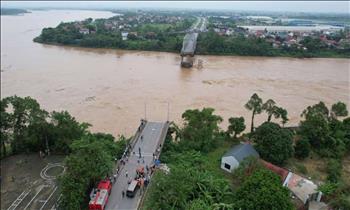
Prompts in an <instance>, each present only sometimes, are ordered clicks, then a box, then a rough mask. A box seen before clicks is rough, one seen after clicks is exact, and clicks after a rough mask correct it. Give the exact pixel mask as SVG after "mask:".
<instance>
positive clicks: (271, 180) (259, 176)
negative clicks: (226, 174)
mask: <svg viewBox="0 0 350 210" xmlns="http://www.w3.org/2000/svg"><path fill="white" fill-rule="evenodd" d="M235 207H236V208H237V209H245V210H263V209H266V210H280V209H284V210H292V209H293V205H292V203H291V201H290V197H289V191H288V189H287V188H285V187H283V186H282V185H281V180H280V179H279V177H278V176H277V175H275V174H274V173H272V172H271V171H268V170H266V169H260V170H256V171H255V172H254V173H253V174H252V175H251V176H248V177H247V178H246V180H245V181H244V182H243V184H242V185H241V186H240V187H239V188H238V190H237V193H236V194H235Z"/></svg>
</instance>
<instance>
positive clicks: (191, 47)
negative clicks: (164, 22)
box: [181, 33, 198, 56]
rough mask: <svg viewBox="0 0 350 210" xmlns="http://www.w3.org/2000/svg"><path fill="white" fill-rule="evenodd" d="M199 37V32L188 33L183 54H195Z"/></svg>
mask: <svg viewBox="0 0 350 210" xmlns="http://www.w3.org/2000/svg"><path fill="white" fill-rule="evenodd" d="M197 38H198V33H188V34H186V35H185V37H184V40H183V43H182V49H181V56H186V55H190V56H194V52H195V51H196V46H197Z"/></svg>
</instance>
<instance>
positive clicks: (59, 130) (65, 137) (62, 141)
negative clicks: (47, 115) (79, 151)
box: [51, 111, 90, 153]
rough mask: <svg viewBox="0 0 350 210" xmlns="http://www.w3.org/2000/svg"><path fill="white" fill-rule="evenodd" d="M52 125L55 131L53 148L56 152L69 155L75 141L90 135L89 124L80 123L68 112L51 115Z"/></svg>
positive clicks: (54, 112)
mask: <svg viewBox="0 0 350 210" xmlns="http://www.w3.org/2000/svg"><path fill="white" fill-rule="evenodd" d="M51 124H52V125H53V129H54V136H55V138H54V143H53V147H54V149H55V150H56V151H60V152H63V153H69V152H70V148H69V145H70V144H71V143H72V142H73V141H74V140H78V139H80V138H82V136H84V135H86V134H87V133H88V130H87V129H88V127H89V126H90V124H88V123H79V122H78V121H76V119H75V118H74V117H72V116H71V115H70V114H69V113H68V112H67V111H61V112H56V111H53V112H52V113H51Z"/></svg>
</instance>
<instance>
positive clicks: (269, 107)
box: [262, 99, 279, 122]
mask: <svg viewBox="0 0 350 210" xmlns="http://www.w3.org/2000/svg"><path fill="white" fill-rule="evenodd" d="M262 109H263V110H265V111H266V112H267V122H270V121H271V117H272V115H274V116H275V117H276V118H278V117H279V115H278V112H277V106H276V103H275V101H274V100H272V99H269V100H267V101H266V102H265V103H264V104H263V106H262Z"/></svg>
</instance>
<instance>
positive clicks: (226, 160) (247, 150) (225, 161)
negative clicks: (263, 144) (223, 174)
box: [221, 144, 259, 172]
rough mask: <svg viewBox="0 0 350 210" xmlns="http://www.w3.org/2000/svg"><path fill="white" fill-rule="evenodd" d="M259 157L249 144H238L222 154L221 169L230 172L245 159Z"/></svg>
mask: <svg viewBox="0 0 350 210" xmlns="http://www.w3.org/2000/svg"><path fill="white" fill-rule="evenodd" d="M250 156H253V157H259V154H258V153H257V151H255V149H254V147H253V146H252V145H250V144H239V145H237V146H235V147H233V148H232V149H230V150H229V151H228V152H226V153H225V154H224V156H222V158H221V168H222V169H224V170H225V171H227V172H232V171H233V170H234V169H236V168H237V167H238V166H239V164H240V163H241V162H242V161H243V160H244V159H245V158H247V157H250Z"/></svg>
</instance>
